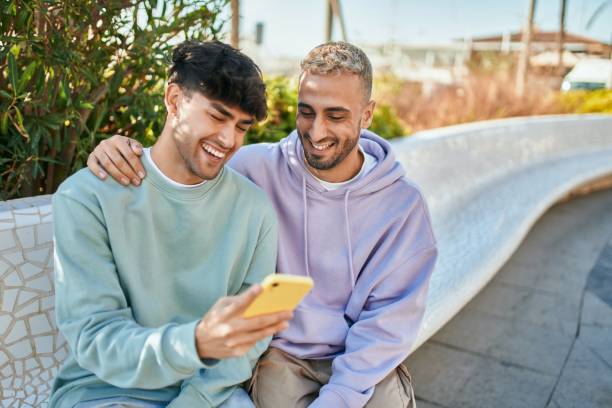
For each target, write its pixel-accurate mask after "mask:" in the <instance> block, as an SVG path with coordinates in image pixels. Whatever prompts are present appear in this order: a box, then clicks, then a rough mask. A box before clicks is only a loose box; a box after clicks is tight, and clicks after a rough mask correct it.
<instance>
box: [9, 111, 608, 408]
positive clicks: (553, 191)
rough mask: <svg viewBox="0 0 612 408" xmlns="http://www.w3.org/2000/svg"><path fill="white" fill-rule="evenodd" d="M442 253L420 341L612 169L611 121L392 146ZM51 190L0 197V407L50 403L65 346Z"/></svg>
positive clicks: (462, 132) (446, 134) (540, 123)
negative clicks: (567, 200)
mask: <svg viewBox="0 0 612 408" xmlns="http://www.w3.org/2000/svg"><path fill="white" fill-rule="evenodd" d="M394 148H395V150H396V153H397V155H398V158H399V160H400V161H401V162H402V164H403V165H404V166H405V168H406V170H407V173H408V174H409V176H410V178H412V179H413V180H414V181H416V182H417V184H419V185H420V186H421V188H422V189H423V191H424V193H425V196H426V198H427V200H428V203H429V206H430V210H431V215H432V220H433V224H434V230H435V231H436V235H437V239H438V243H439V248H440V257H439V261H438V264H437V266H436V270H435V272H434V275H433V277H432V281H431V286H430V292H429V297H428V300H427V302H428V305H427V311H426V313H425V319H424V323H423V326H422V329H421V331H420V333H419V336H418V341H417V344H416V345H415V347H414V348H416V347H418V345H420V344H422V343H423V342H424V341H425V340H427V339H428V338H429V337H431V336H432V335H433V334H434V333H435V332H436V331H437V330H438V329H439V328H441V327H442V326H443V325H444V324H445V323H446V322H447V321H448V320H450V319H451V318H452V317H453V316H454V315H455V314H456V313H457V312H458V311H459V310H460V309H461V308H462V307H463V306H464V305H465V304H466V303H467V302H468V301H469V300H470V299H471V298H472V297H473V296H474V295H475V294H476V293H478V291H479V290H480V289H481V288H482V287H483V286H485V285H486V283H487V282H488V281H489V280H490V279H491V278H492V277H493V276H494V274H495V273H496V272H497V271H498V270H499V268H500V267H501V266H502V265H503V264H504V263H505V262H506V261H507V259H508V258H509V257H510V255H511V254H512V253H513V252H514V251H515V249H516V248H517V247H518V245H519V244H520V242H521V241H522V240H523V239H524V237H525V235H526V234H527V232H528V231H529V229H530V228H531V226H532V225H533V224H534V223H535V222H536V221H537V219H538V218H539V217H540V216H541V215H542V214H543V213H544V212H545V211H546V210H547V209H548V208H549V207H550V206H551V205H553V204H554V203H555V202H557V201H558V200H559V199H561V198H563V197H564V196H566V195H567V193H568V192H570V191H573V190H574V189H576V187H579V186H582V185H584V184H585V183H589V182H591V181H593V180H597V179H600V178H601V177H604V176H609V175H611V174H612V116H608V117H605V116H595V115H590V116H584V115H582V116H552V117H540V118H518V119H510V120H499V121H488V122H480V123H475V124H469V125H461V126H454V127H449V128H444V129H439V130H434V131H427V132H421V133H419V134H417V135H415V136H414V137H411V138H407V139H404V140H401V141H399V142H395V143H394ZM50 200H51V198H50V196H40V197H31V198H26V199H20V200H12V201H9V202H0V386H1V389H0V407H2V408H8V407H45V406H46V400H47V398H48V393H49V391H50V388H51V382H52V379H53V376H54V375H55V373H56V371H57V368H58V367H59V364H60V363H61V361H62V360H63V359H64V358H65V356H66V355H67V353H68V349H67V344H66V342H65V341H64V339H63V338H62V336H61V335H60V334H58V332H57V330H56V326H55V323H54V316H53V286H52V279H53V254H52V245H53V243H52V214H51V206H50Z"/></svg>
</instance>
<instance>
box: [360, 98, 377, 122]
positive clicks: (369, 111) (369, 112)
mask: <svg viewBox="0 0 612 408" xmlns="http://www.w3.org/2000/svg"><path fill="white" fill-rule="evenodd" d="M375 107H376V102H375V101H374V100H373V99H372V100H370V101H369V102H368V103H367V104H366V106H365V108H364V109H363V111H362V112H361V127H362V128H364V129H367V128H369V127H370V125H371V124H372V119H373V118H374V108H375Z"/></svg>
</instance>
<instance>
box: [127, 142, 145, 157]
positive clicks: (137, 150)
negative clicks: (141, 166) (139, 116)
mask: <svg viewBox="0 0 612 408" xmlns="http://www.w3.org/2000/svg"><path fill="white" fill-rule="evenodd" d="M131 140H132V141H131V142H130V143H129V145H130V147H131V148H132V151H133V152H134V154H136V155H138V156H142V154H143V153H144V151H143V149H142V145H141V144H140V142H139V141H138V140H134V139H131Z"/></svg>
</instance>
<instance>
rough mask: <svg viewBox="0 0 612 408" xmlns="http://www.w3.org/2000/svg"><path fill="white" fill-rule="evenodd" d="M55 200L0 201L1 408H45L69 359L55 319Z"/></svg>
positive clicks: (40, 198) (45, 197)
mask: <svg viewBox="0 0 612 408" xmlns="http://www.w3.org/2000/svg"><path fill="white" fill-rule="evenodd" d="M53 295H54V290H53V216H52V214H51V196H42V197H31V198H27V199H21V200H13V201H10V202H0V406H1V407H2V408H8V407H11V408H12V407H15V408H16V407H20V408H21V407H46V406H47V402H46V401H47V399H48V396H49V392H50V390H51V384H52V381H53V378H54V376H55V374H56V372H57V369H58V368H59V365H60V364H61V362H62V361H63V360H64V358H65V357H66V356H67V354H68V345H67V343H66V341H65V340H64V338H63V337H62V336H61V335H60V334H59V332H58V330H57V327H56V324H55V317H54V312H53V309H54V298H53Z"/></svg>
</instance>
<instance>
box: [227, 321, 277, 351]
mask: <svg viewBox="0 0 612 408" xmlns="http://www.w3.org/2000/svg"><path fill="white" fill-rule="evenodd" d="M287 327H289V324H288V323H287V322H281V323H278V324H275V325H273V326H269V327H266V328H265V329H261V330H255V331H252V332H248V333H244V334H241V335H238V336H234V337H232V338H230V339H228V340H227V342H226V346H227V347H239V346H244V345H246V344H250V343H256V342H258V341H259V340H262V339H265V338H266V337H269V336H272V335H273V334H274V333H278V332H280V331H283V330H285V329H286V328H287Z"/></svg>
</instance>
